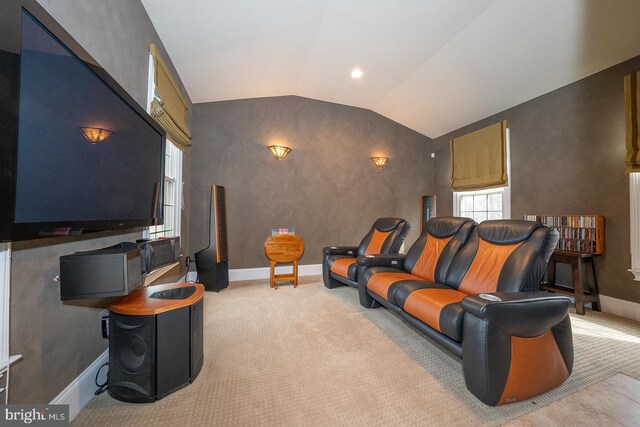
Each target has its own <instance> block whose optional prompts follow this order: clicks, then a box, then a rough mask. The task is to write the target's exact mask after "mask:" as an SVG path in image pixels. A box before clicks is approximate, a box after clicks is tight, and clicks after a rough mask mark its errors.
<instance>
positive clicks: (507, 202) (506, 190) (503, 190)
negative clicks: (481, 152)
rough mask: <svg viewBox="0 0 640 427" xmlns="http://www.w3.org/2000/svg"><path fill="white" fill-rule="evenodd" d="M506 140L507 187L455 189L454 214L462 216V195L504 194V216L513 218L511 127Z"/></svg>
mask: <svg viewBox="0 0 640 427" xmlns="http://www.w3.org/2000/svg"><path fill="white" fill-rule="evenodd" d="M505 133H506V141H505V144H506V146H507V178H508V185H507V186H506V187H498V188H489V189H486V190H476V191H454V192H453V215H454V216H460V215H461V210H460V204H461V201H462V197H464V196H475V195H480V194H498V193H499V194H502V218H503V219H510V218H511V184H512V178H511V136H510V132H509V128H507V129H506V132H505Z"/></svg>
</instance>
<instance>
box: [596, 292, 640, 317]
mask: <svg viewBox="0 0 640 427" xmlns="http://www.w3.org/2000/svg"><path fill="white" fill-rule="evenodd" d="M600 306H601V307H600V308H601V309H602V311H604V312H605V313H611V314H615V315H616V316H621V317H626V318H627V319H632V320H638V321H640V304H638V303H635V302H631V301H625V300H622V299H618V298H613V297H608V296H606V295H600Z"/></svg>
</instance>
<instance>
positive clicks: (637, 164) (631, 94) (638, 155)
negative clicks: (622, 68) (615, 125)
mask: <svg viewBox="0 0 640 427" xmlns="http://www.w3.org/2000/svg"><path fill="white" fill-rule="evenodd" d="M639 76H640V71H638V72H636V73H633V74H629V75H627V76H624V115H625V118H626V122H627V139H626V140H627V157H625V159H624V162H625V164H626V165H627V169H626V170H627V172H628V173H631V172H640V136H639V135H638V124H639V123H640V114H639V112H638V107H639V103H640V92H639V90H640V88H639V87H638V77H639Z"/></svg>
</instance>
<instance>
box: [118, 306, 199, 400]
mask: <svg viewBox="0 0 640 427" xmlns="http://www.w3.org/2000/svg"><path fill="white" fill-rule="evenodd" d="M203 314H204V313H203V300H202V299H201V300H200V301H198V302H197V303H195V304H193V305H191V306H187V307H182V308H179V309H176V310H171V311H167V312H164V313H160V314H157V315H155V316H130V315H122V314H118V313H114V312H111V314H110V316H109V323H110V324H109V328H110V336H109V374H108V382H109V388H108V392H109V395H110V396H111V397H113V398H114V399H117V400H121V401H123V402H130V403H148V402H154V401H156V400H159V399H162V398H163V397H165V396H168V395H169V394H171V393H173V392H175V391H178V390H180V389H181V388H183V387H185V386H187V385H189V384H190V383H192V382H193V381H194V380H195V379H196V377H197V376H198V374H199V373H200V370H201V369H202V365H203V363H204V355H203V340H202V337H203V317H204V316H203Z"/></svg>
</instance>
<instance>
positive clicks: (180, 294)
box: [149, 286, 196, 299]
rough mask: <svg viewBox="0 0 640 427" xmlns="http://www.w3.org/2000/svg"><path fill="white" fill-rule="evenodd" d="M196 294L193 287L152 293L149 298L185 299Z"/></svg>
mask: <svg viewBox="0 0 640 427" xmlns="http://www.w3.org/2000/svg"><path fill="white" fill-rule="evenodd" d="M195 292H196V287H195V286H185V287H183V288H174V289H167V290H165V291H158V292H154V293H152V294H151V295H149V298H155V299H187V298H189V297H190V296H191V295H193V294H194V293H195Z"/></svg>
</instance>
